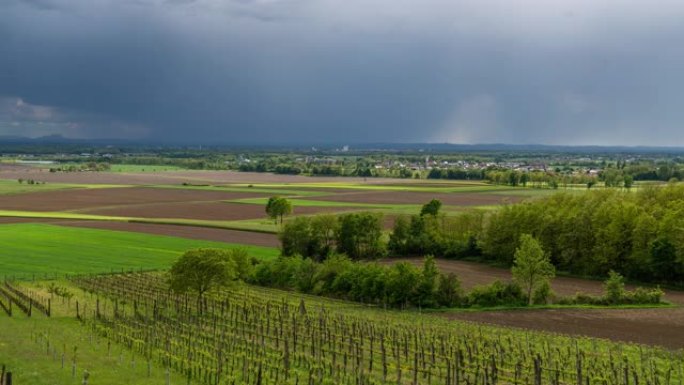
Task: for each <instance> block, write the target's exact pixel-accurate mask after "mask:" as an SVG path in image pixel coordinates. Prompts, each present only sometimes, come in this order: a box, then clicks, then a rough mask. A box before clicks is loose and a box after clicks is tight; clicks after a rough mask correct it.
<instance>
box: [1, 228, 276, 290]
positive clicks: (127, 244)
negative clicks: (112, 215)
mask: <svg viewBox="0 0 684 385" xmlns="http://www.w3.org/2000/svg"><path fill="white" fill-rule="evenodd" d="M0 244H2V253H0V274H2V275H8V276H12V275H17V276H31V275H33V274H35V275H36V276H37V277H40V276H43V275H46V274H47V275H49V276H53V275H61V274H77V273H97V272H109V271H112V270H114V271H117V270H121V269H140V268H142V269H165V268H168V267H169V266H170V264H171V263H172V262H173V261H174V260H175V259H176V258H178V257H179V256H180V255H181V254H182V253H183V252H184V251H186V250H188V249H193V248H198V247H219V248H226V247H245V248H246V249H247V250H249V252H250V254H251V255H253V256H255V257H258V258H273V257H275V256H277V255H278V253H279V251H278V250H277V249H275V248H268V247H258V246H243V245H236V244H229V243H220V242H210V241H200V240H192V239H185V238H177V237H168V236H160V235H150V234H141V233H133V232H125V231H111V230H98V229H83V228H72V227H62V226H54V225H47V224H34V223H22V224H8V225H2V226H0Z"/></svg>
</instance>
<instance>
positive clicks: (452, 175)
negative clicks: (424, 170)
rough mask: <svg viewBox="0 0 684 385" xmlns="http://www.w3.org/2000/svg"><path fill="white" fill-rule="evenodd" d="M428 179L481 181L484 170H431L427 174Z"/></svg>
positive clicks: (483, 176)
mask: <svg viewBox="0 0 684 385" xmlns="http://www.w3.org/2000/svg"><path fill="white" fill-rule="evenodd" d="M427 178H428V179H455V180H482V179H485V170H477V169H463V168H433V169H431V170H430V172H428V174H427Z"/></svg>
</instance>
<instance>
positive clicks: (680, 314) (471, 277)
mask: <svg viewBox="0 0 684 385" xmlns="http://www.w3.org/2000/svg"><path fill="white" fill-rule="evenodd" d="M395 261H407V262H411V263H413V264H415V265H417V266H419V265H421V264H422V259H420V258H397V259H394V258H393V259H391V260H387V259H386V260H383V261H382V263H393V262H395ZM437 266H438V267H439V269H440V270H441V271H445V272H454V273H456V274H457V275H458V277H459V279H460V280H461V283H462V285H463V287H464V288H465V289H467V290H468V289H471V288H473V287H474V286H477V285H485V284H489V283H491V282H492V281H494V280H496V279H499V280H503V281H506V280H510V278H511V275H510V272H509V271H508V270H506V269H500V268H496V267H491V266H487V265H484V264H480V263H474V262H465V261H451V260H438V261H437ZM552 287H553V290H554V291H555V292H556V293H557V294H560V295H573V294H575V293H577V292H579V291H581V292H583V293H588V294H601V292H602V282H600V281H592V280H587V279H580V278H570V277H557V278H555V279H554V280H553V283H552ZM633 288H634V286H631V285H627V289H630V290H631V289H633ZM665 300H666V301H669V302H671V303H672V304H675V305H677V306H678V307H675V308H652V309H548V310H546V309H545V310H524V309H523V310H506V311H483V312H458V311H453V312H444V313H435V314H438V315H439V316H442V317H446V318H449V319H458V320H465V321H473V322H479V323H488V324H493V325H501V326H512V327H519V328H525V329H535V330H544V331H549V332H555V333H562V334H574V335H586V336H591V337H599V338H608V339H612V340H617V341H627V342H636V343H643V344H651V345H660V346H664V347H667V348H671V349H681V348H684V307H680V306H683V305H684V292H682V291H672V290H666V294H665Z"/></svg>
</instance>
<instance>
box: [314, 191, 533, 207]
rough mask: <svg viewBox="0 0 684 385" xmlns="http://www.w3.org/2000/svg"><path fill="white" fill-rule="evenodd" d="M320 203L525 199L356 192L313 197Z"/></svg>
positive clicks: (461, 203) (480, 203) (473, 202)
mask: <svg viewBox="0 0 684 385" xmlns="http://www.w3.org/2000/svg"><path fill="white" fill-rule="evenodd" d="M308 199H312V200H320V201H326V200H327V201H336V202H354V203H372V204H424V203H427V202H429V201H430V200H431V199H439V200H440V201H442V203H443V204H445V205H449V206H484V205H496V204H503V203H515V202H520V201H522V200H523V199H525V198H524V197H521V196H515V195H511V196H507V195H503V196H502V195H491V194H477V193H431V192H414V191H370V192H369V191H361V192H359V191H355V192H347V193H339V194H335V195H333V196H322V197H311V198H308Z"/></svg>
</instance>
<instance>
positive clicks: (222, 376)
mask: <svg viewBox="0 0 684 385" xmlns="http://www.w3.org/2000/svg"><path fill="white" fill-rule="evenodd" d="M73 283H74V284H75V285H77V286H79V287H80V288H82V289H83V292H84V297H82V298H88V304H87V305H86V304H85V303H83V304H82V305H81V307H80V308H79V307H78V306H76V313H75V314H74V316H77V317H78V318H79V319H80V320H81V321H82V322H83V323H84V325H85V327H87V328H88V329H89V330H91V331H93V332H94V333H96V334H97V335H100V336H101V337H104V338H106V339H107V340H108V341H112V342H115V343H117V344H120V345H122V346H125V347H126V348H127V349H129V350H130V351H131V352H133V353H135V354H137V355H138V356H140V357H142V358H143V359H144V360H146V361H147V362H148V365H150V363H151V362H153V363H154V364H155V365H156V366H158V367H164V368H166V369H167V370H170V371H172V372H175V373H177V374H179V375H180V376H182V377H184V378H185V379H186V380H187V382H188V383H193V384H194V383H198V384H208V385H214V384H257V385H261V384H263V385H265V384H296V385H299V384H311V385H313V384H355V385H359V384H425V385H432V384H446V385H452V384H468V385H470V384H473V385H475V384H485V385H489V384H534V385H540V384H553V385H560V384H578V385H579V384H634V385H639V384H653V385H670V384H672V385H679V384H681V383H682V382H683V381H684V375H683V373H682V370H683V366H684V356H683V355H682V353H681V352H672V351H668V350H664V349H659V348H653V347H645V346H640V345H629V344H619V343H611V342H607V341H603V340H596V339H587V338H572V337H566V336H561V335H553V334H545V333H538V332H525V331H521V330H516V329H505V328H494V327H487V326H480V325H475V324H469V323H461V322H458V323H457V322H451V321H446V320H442V319H438V318H435V317H431V316H429V315H423V314H418V313H407V312H396V311H387V310H382V309H377V308H368V307H364V306H361V305H356V304H352V303H348V302H343V301H335V300H329V299H322V298H318V297H310V296H303V295H294V294H290V293H286V292H282V291H277V290H271V289H263V288H254V287H250V286H241V287H236V288H234V289H233V290H230V291H224V292H221V293H213V294H212V295H210V296H206V297H204V299H203V300H202V301H197V299H196V297H193V296H188V295H176V294H173V293H172V292H170V291H169V290H168V287H167V286H166V284H165V282H164V280H163V279H162V278H161V276H160V275H158V274H154V273H142V274H141V273H129V274H116V275H101V276H81V277H78V278H74V279H73Z"/></svg>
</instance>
